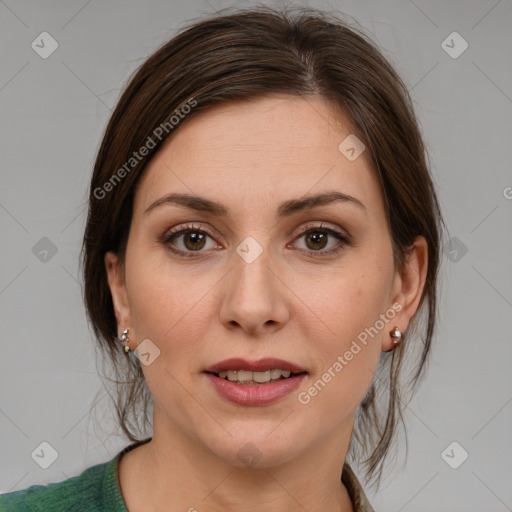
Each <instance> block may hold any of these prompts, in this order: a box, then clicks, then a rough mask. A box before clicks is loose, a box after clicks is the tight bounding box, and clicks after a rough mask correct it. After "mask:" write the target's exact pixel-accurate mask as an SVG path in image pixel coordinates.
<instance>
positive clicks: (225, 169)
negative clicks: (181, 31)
mask: <svg viewBox="0 0 512 512" xmlns="http://www.w3.org/2000/svg"><path fill="white" fill-rule="evenodd" d="M349 136H351V137H353V133H352V126H351V123H350V122H349V119H348V118H347V117H346V116H344V115H343V114H342V113H341V111H338V110H335V109H334V108H333V105H332V104H329V103H327V102H326V101H325V100H323V99H321V98H319V97H308V98H299V97H292V96H275V97H265V98H260V99H256V100H251V101H243V102H233V103H229V104H225V105H220V106H217V107H214V108H212V109H209V110H207V111H205V112H204V113H201V114H199V115H198V116H196V117H195V118H193V119H191V120H190V121H189V122H187V123H185V124H184V125H182V126H181V127H178V129H177V130H176V132H175V133H174V134H173V136H172V138H170V139H169V140H168V141H167V142H166V143H165V144H164V145H163V146H162V148H161V149H160V150H159V151H158V153H157V154H156V155H155V156H154V157H153V159H152V160H151V161H150V162H149V164H148V166H147V168H146V170H145V172H144V175H143V176H142V178H141V181H140V183H139V186H138V190H137V193H136V196H135V205H134V206H135V211H140V210H143V209H145V208H146V207H147V206H148V205H149V204H150V203H151V202H153V201H155V200H156V199H158V198H159V197H161V196H163V195H164V194H166V193H169V192H183V193H189V194H196V195H201V196H205V197H210V198H212V199H215V200H220V201H221V202H224V203H225V204H227V205H230V206H231V205H232V206H233V208H236V207H237V206H242V204H241V203H242V202H245V203H246V204H247V202H248V201H249V202H250V203H251V204H258V205H260V206H266V207H269V208H273V206H272V203H273V202H274V201H278V202H281V201H282V200H283V199H288V198H298V197H300V196H303V195H305V194H308V193H318V192H321V191H323V190H333V189H337V190H340V191H342V192H343V193H345V194H349V195H352V196H355V197H357V198H358V199H359V200H360V201H362V202H363V203H365V204H367V203H377V204H378V203H379V201H380V202H381V199H380V188H379V186H378V184H377V182H376V179H375V177H374V175H373V172H372V171H371V169H370V166H369V165H368V163H367V155H366V154H365V152H364V151H363V153H362V154H361V156H359V157H358V158H356V159H355V160H350V159H348V158H347V157H346V156H345V154H344V153H343V152H342V151H340V149H339V146H340V144H341V143H343V141H345V140H346V139H347V137H349ZM349 140H352V139H349ZM381 206H382V202H381Z"/></svg>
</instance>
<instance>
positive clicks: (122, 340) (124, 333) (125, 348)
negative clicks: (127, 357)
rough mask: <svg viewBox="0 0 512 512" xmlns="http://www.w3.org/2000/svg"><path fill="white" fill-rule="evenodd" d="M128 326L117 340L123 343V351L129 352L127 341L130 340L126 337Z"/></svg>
mask: <svg viewBox="0 0 512 512" xmlns="http://www.w3.org/2000/svg"><path fill="white" fill-rule="evenodd" d="M129 330H130V328H127V329H125V330H124V331H123V334H122V335H121V338H119V341H120V342H121V343H122V344H123V345H124V351H125V352H130V347H129V346H128V343H129V341H130V338H128V331H129Z"/></svg>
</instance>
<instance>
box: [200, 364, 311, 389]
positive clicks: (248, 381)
mask: <svg viewBox="0 0 512 512" xmlns="http://www.w3.org/2000/svg"><path fill="white" fill-rule="evenodd" d="M206 373H210V374H212V375H215V376H216V377H218V378H219V379H223V380H227V381H229V382H232V383H233V384H239V385H242V386H261V385H265V384H272V383H274V382H279V381H281V380H287V379H292V378H294V377H296V376H297V375H303V374H307V372H306V371H290V370H283V369H281V368H269V369H267V370H264V371H256V372H255V371H250V370H222V371H220V372H206Z"/></svg>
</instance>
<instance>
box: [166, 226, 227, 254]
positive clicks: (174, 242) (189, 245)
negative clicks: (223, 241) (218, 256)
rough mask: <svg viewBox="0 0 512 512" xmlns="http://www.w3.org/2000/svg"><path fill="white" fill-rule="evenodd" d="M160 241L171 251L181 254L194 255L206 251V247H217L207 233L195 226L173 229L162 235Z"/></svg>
mask: <svg viewBox="0 0 512 512" xmlns="http://www.w3.org/2000/svg"><path fill="white" fill-rule="evenodd" d="M162 242H163V243H164V244H165V245H166V246H168V247H169V249H170V250H171V251H172V252H174V253H176V254H178V255H183V256H194V255H195V254H194V253H197V255H200V254H204V253H206V252H207V250H208V249H218V248H219V246H218V245H217V244H216V243H215V240H214V239H213V238H212V236H211V235H210V234H209V233H207V232H206V231H205V230H203V229H200V228H198V227H195V226H182V227H181V229H180V228H177V229H174V230H173V231H171V232H170V233H168V234H167V235H166V236H164V237H163V239H162ZM203 249H204V250H203Z"/></svg>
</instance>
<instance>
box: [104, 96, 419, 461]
mask: <svg viewBox="0 0 512 512" xmlns="http://www.w3.org/2000/svg"><path fill="white" fill-rule="evenodd" d="M351 133H352V131H351V127H350V124H349V122H348V119H346V118H344V117H341V119H340V117H339V116H337V117H335V116H334V110H333V108H332V106H330V105H329V104H327V103H326V102H324V100H322V99H318V98H314V99H307V100H306V99H302V98H294V97H286V96H285V97H271V98H269V97H267V98H264V99H258V100H254V101H251V102H243V103H231V104H229V105H223V106H221V107H217V108H215V109H213V110H209V111H207V112H205V113H203V114H201V115H200V116H198V117H196V118H195V119H192V120H190V122H188V123H186V124H184V125H183V126H181V127H180V128H179V130H177V132H176V133H175V135H174V136H173V138H172V139H170V140H169V141H168V142H167V143H166V144H165V145H164V146H163V147H162V148H161V150H160V151H159V152H158V153H157V154H156V155H155V157H154V158H153V159H152V160H151V162H150V163H149V165H148V167H147V169H146V170H145V172H144V175H143V176H142V178H141V181H140V183H139V186H138V188H137V191H136V194H135V199H134V209H133V217H132V223H131V228H130V233H129V239H128V245H127V251H126V260H125V264H124V274H122V273H120V272H118V270H119V269H118V264H119V262H118V260H117V257H116V255H115V254H113V253H108V254H107V256H106V258H105V262H106V266H107V271H108V277H109V284H110V288H111V291H112V295H113V299H114V304H115V310H116V316H117V319H118V323H119V332H121V331H122V330H123V329H124V328H126V327H130V339H131V340H132V342H131V347H132V349H134V348H135V347H136V346H137V345H139V344H140V343H141V342H143V340H149V341H145V342H144V343H145V344H146V345H145V347H146V348H145V349H144V350H141V351H140V352H141V353H146V354H148V353H149V355H146V356H145V357H146V361H147V362H150V364H143V365H142V368H143V371H144V375H145V378H146V380H147V384H148V387H149V389H150V391H151V393H152V395H153V397H154V400H155V425H154V428H155V431H154V437H155V435H156V434H157V433H158V432H157V429H159V432H160V434H161V433H162V432H163V431H165V432H167V433H168V434H169V435H172V436H175V437H176V436H181V437H182V438H184V439H185V438H186V439H187V440H188V441H190V442H191V443H192V444H193V445H194V446H196V447H197V446H198V447H200V448H201V449H202V450H206V452H208V453H209V454H212V455H214V456H216V457H218V458H219V459H222V460H224V461H226V462H228V463H230V464H234V465H239V466H240V465H241V464H242V462H241V461H240V458H239V454H240V450H242V453H243V450H244V449H246V450H247V449H248V448H247V446H246V444H247V443H252V444H253V445H254V446H255V447H256V449H257V451H258V453H259V454H260V456H261V462H260V464H261V465H262V466H272V465H274V464H278V463H279V462H283V461H287V460H292V459H295V458H297V457H299V456H301V455H303V454H306V453H307V452H308V451H310V450H313V448H314V447H316V448H318V447H319V446H320V445H322V444H324V445H325V444H327V443H330V444H331V446H338V444H339V440H340V436H342V435H345V436H347V435H348V436H349V435H350V431H351V428H352V424H353V421H354V417H355V412H356V409H357V407H358V405H359V403H360V402H361V400H362V399H363V397H364V395H365V394H366V392H367V391H368V389H369V386H370V384H371V381H372V379H373V375H374V372H375V369H376V368H377V365H378V361H379V357H380V354H381V351H382V350H389V349H390V348H391V347H392V341H391V339H390V336H389V331H390V330H391V329H392V328H393V327H394V326H395V325H398V326H399V327H400V329H401V330H402V331H404V330H405V329H406V328H407V323H408V321H409V319H410V317H411V316H412V314H413V313H414V311H415V310H416V307H417V304H418V298H419V295H418V293H419V292H420V291H421V286H422V280H423V277H422V275H421V272H416V271H415V270H414V268H416V267H417V266H418V265H416V267H415V266H414V262H413V264H412V267H411V268H413V267H414V268H413V270H412V271H411V272H410V276H409V275H407V274H402V275H398V273H397V272H396V271H395V267H394V263H393V254H392V247H391V239H390V233H389V230H388V226H387V223H386V215H385V210H384V203H383V198H382V195H381V191H380V188H379V185H378V182H377V181H376V178H375V177H374V175H373V173H372V171H371V169H370V167H369V164H368V161H367V160H366V154H365V153H364V152H363V153H362V154H361V155H360V156H359V157H358V158H356V159H355V160H354V159H348V158H347V157H346V156H345V154H347V153H345V154H344V153H343V152H342V151H341V150H340V149H339V148H338V146H339V145H340V143H341V142H342V141H344V139H345V138H346V137H347V136H349V135H350V134H351ZM349 154H350V153H349ZM171 194H174V195H175V196H174V198H175V200H174V201H173V200H171V198H170V196H169V195H171ZM176 195H181V196H176ZM183 195H187V196H197V197H198V198H200V199H190V197H189V198H188V199H187V198H184V196H183ZM166 197H167V200H165V199H164V198H166ZM420 260H421V258H420ZM420 262H421V261H420ZM420 267H421V265H420ZM411 276H412V277H411ZM230 358H242V359H244V360H246V362H249V363H254V362H258V361H260V360H261V359H263V358H278V359H280V360H282V362H280V363H278V362H267V363H265V362H264V363H263V367H260V368H259V369H260V370H264V369H272V368H274V369H282V368H281V367H282V366H286V365H287V364H289V365H293V366H294V367H295V371H299V370H302V372H303V373H302V374H301V375H298V376H296V377H294V376H293V375H294V373H292V374H291V377H290V378H288V379H283V376H282V375H281V376H280V377H279V379H283V380H279V381H278V382H275V383H270V384H254V383H253V384H236V383H229V382H227V381H226V380H222V381H221V379H220V377H217V376H214V375H213V374H209V373H205V372H206V370H208V369H210V370H211V369H212V366H213V365H216V364H217V363H221V362H223V361H225V360H227V359H230ZM223 364H224V366H223ZM245 364H246V363H242V362H238V363H235V364H234V366H235V367H236V366H237V365H238V366H242V365H245ZM265 365H266V366H265ZM228 366H229V365H228V364H227V363H222V364H221V366H220V368H219V367H217V368H214V370H216V372H217V373H218V372H219V371H220V370H221V368H226V369H227V367H228ZM248 368H250V365H249V366H248V367H247V368H245V369H246V370H247V369H248ZM254 368H256V367H254ZM231 369H234V368H231ZM238 369H240V370H243V369H244V368H243V367H242V368H238ZM274 375H275V374H274ZM285 375H286V374H285ZM238 376H239V377H241V378H252V379H256V378H260V377H261V378H262V379H265V378H268V374H262V375H259V374H256V375H254V374H244V373H242V374H238ZM232 377H233V375H232ZM249 388H251V389H249ZM256 388H259V390H258V389H256ZM264 388H266V389H264ZM161 435H163V434H161ZM244 447H245V448H244Z"/></svg>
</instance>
